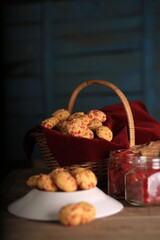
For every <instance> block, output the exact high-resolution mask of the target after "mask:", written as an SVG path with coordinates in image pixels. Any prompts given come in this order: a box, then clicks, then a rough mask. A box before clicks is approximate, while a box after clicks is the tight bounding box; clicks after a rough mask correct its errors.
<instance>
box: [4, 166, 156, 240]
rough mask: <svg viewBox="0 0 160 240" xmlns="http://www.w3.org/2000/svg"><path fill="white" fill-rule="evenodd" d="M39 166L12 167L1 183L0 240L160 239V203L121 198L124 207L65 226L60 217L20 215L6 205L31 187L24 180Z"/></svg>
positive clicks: (35, 171)
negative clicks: (148, 204)
mask: <svg viewBox="0 0 160 240" xmlns="http://www.w3.org/2000/svg"><path fill="white" fill-rule="evenodd" d="M41 172H44V171H42V170H38V169H22V170H14V171H12V172H11V173H10V174H9V175H8V176H7V177H6V179H5V180H4V182H3V184H2V186H1V236H0V239H1V240H51V239H56V240H57V239H65V240H71V239H72V240H73V239H76V240H79V239H83V240H85V239H87V240H90V239H92V240H94V239H96V240H97V239H100V240H103V239H105V240H107V239H109V240H121V239H123V240H132V239H134V240H137V239H140V240H143V239H145V240H155V239H160V206H154V207H135V206H131V205H129V204H127V203H126V202H125V201H122V203H123V205H124V209H123V210H122V211H121V212H119V213H117V214H115V215H112V216H109V217H104V218H100V219H96V220H94V221H93V222H91V223H90V224H85V225H79V226H76V227H66V226H63V225H61V224H60V223H59V222H58V221H56V222H54V221H52V222H44V221H33V220H27V219H23V218H19V217H16V216H13V215H11V214H10V213H9V212H7V206H8V204H10V203H11V202H13V201H14V200H16V199H18V198H19V197H21V196H24V195H25V194H26V193H27V192H28V191H29V190H30V189H29V188H28V187H27V186H26V184H25V181H26V179H27V178H28V177H30V176H31V175H33V174H37V173H41Z"/></svg>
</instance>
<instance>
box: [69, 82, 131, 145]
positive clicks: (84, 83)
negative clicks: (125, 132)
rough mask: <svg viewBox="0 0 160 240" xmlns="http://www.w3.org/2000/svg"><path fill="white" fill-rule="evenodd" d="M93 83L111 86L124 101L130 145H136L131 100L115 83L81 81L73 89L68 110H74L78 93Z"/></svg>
mask: <svg viewBox="0 0 160 240" xmlns="http://www.w3.org/2000/svg"><path fill="white" fill-rule="evenodd" d="M92 84H100V85H104V86H106V87H109V88H111V89H112V90H113V91H114V92H115V93H116V94H117V96H118V97H119V98H120V100H121V101H122V103H123V106H124V108H125V112H126V114H127V120H128V126H129V140H130V147H133V146H135V127H134V119H133V115H132V111H131V108H130V105H129V102H128V100H127V98H126V97H125V95H124V94H123V92H122V91H121V90H120V89H119V88H117V87H116V86H115V85H114V84H112V83H110V82H107V81H104V80H89V81H86V82H83V83H81V84H80V85H78V86H77V87H76V88H75V90H74V91H73V93H72V95H71V97H70V100H69V103H68V111H69V112H72V110H73V107H74V103H75V100H76V97H77V95H78V94H79V92H80V91H81V90H82V89H83V88H85V87H87V86H89V85H92Z"/></svg>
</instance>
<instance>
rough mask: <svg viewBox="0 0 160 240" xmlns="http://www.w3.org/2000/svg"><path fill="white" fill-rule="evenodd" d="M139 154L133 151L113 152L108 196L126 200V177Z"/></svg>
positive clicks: (109, 166)
mask: <svg viewBox="0 0 160 240" xmlns="http://www.w3.org/2000/svg"><path fill="white" fill-rule="evenodd" d="M137 156H138V154H137V153H136V154H135V153H133V152H132V151H126V150H117V151H113V152H111V157H110V159H109V164H108V194H109V195H110V196H112V197H115V198H124V196H125V187H124V175H125V173H126V172H128V170H130V169H132V167H133V161H134V159H135V157H137Z"/></svg>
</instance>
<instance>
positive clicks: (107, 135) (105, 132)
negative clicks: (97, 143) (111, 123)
mask: <svg viewBox="0 0 160 240" xmlns="http://www.w3.org/2000/svg"><path fill="white" fill-rule="evenodd" d="M96 134H97V136H98V137H99V138H103V139H105V140H107V141H111V140H112V139H113V133H112V131H111V130H110V129H109V128H108V127H106V126H101V127H98V128H97V129H96Z"/></svg>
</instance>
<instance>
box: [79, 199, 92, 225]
mask: <svg viewBox="0 0 160 240" xmlns="http://www.w3.org/2000/svg"><path fill="white" fill-rule="evenodd" d="M77 206H78V207H81V208H82V209H83V215H82V219H81V224H85V223H90V222H91V221H93V219H94V218H95V216H96V209H95V208H94V206H93V205H92V204H90V203H88V202H79V203H77Z"/></svg>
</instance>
